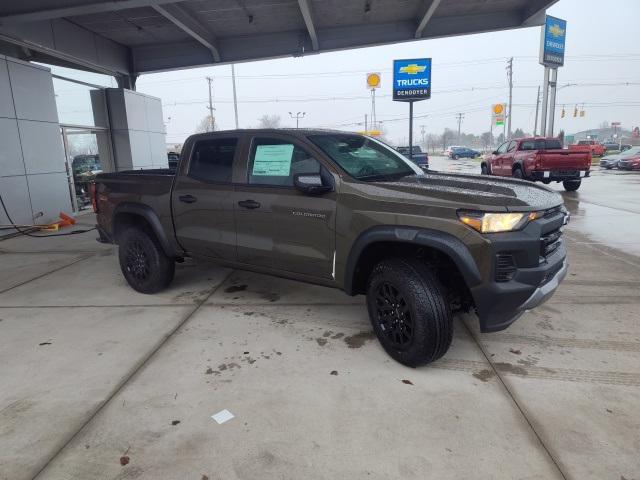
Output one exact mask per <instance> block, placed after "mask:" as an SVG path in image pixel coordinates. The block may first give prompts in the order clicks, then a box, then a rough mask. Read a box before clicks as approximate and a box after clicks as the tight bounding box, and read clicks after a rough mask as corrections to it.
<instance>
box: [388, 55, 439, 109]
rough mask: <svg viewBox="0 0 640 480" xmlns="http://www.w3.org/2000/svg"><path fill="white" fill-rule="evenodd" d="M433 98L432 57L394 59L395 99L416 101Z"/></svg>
mask: <svg viewBox="0 0 640 480" xmlns="http://www.w3.org/2000/svg"><path fill="white" fill-rule="evenodd" d="M427 98H431V59H430V58H416V59H410V60H394V61H393V99H394V100H395V101H398V102H415V101H418V100H426V99H427Z"/></svg>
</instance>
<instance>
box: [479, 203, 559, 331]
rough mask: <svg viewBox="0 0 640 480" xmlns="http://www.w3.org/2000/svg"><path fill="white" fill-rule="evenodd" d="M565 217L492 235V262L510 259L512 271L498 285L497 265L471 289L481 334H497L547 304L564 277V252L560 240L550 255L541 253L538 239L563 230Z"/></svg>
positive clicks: (541, 221)
mask: <svg viewBox="0 0 640 480" xmlns="http://www.w3.org/2000/svg"><path fill="white" fill-rule="evenodd" d="M566 218H568V217H566V216H565V215H564V214H562V215H556V216H554V217H553V218H549V219H541V220H538V221H536V222H532V223H531V224H529V225H528V226H527V227H526V228H525V229H523V230H521V231H519V232H510V233H503V234H493V235H492V236H491V250H492V255H493V257H494V258H496V259H497V258H498V257H501V256H505V255H506V256H510V257H512V259H513V262H514V270H513V272H512V275H511V277H510V279H509V280H507V281H504V279H503V281H499V280H498V278H499V274H498V266H497V265H498V264H497V262H496V263H494V265H493V267H492V270H491V278H490V279H489V280H488V281H486V282H483V283H482V284H481V285H478V286H477V287H474V288H472V289H471V294H472V296H473V299H474V302H475V305H476V311H477V313H478V317H479V319H480V331H482V332H497V331H499V330H504V329H505V328H507V327H508V326H509V325H511V324H512V323H513V322H515V321H516V320H517V319H518V318H519V317H520V316H521V315H522V314H523V313H524V312H525V311H526V310H530V309H532V308H535V307H537V306H538V305H541V304H543V303H544V302H546V301H547V300H548V299H549V298H551V296H552V295H553V293H554V292H555V291H556V289H557V288H558V285H559V284H560V282H562V280H563V279H564V278H565V276H566V275H567V270H568V262H567V252H566V248H565V245H564V242H563V240H562V239H561V237H560V239H559V240H557V242H556V243H557V245H556V248H555V250H553V251H552V253H549V254H548V255H546V257H545V256H544V255H543V254H542V253H541V237H544V236H545V235H547V234H549V232H556V231H559V229H561V228H562V226H563V225H564V223H565V221H566V220H565V219H566Z"/></svg>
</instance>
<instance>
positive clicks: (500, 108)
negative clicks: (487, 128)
mask: <svg viewBox="0 0 640 480" xmlns="http://www.w3.org/2000/svg"><path fill="white" fill-rule="evenodd" d="M506 110H507V104H506V103H494V104H493V105H491V124H492V125H493V126H494V127H502V126H504V118H505V112H506Z"/></svg>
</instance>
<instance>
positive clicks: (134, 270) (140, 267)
mask: <svg viewBox="0 0 640 480" xmlns="http://www.w3.org/2000/svg"><path fill="white" fill-rule="evenodd" d="M124 268H125V269H126V271H127V272H128V273H129V275H131V276H132V277H133V278H135V279H137V280H138V281H140V282H144V281H145V280H147V279H148V278H149V258H148V257H147V254H146V253H145V251H144V248H143V247H142V245H141V244H140V242H139V241H137V240H134V241H132V242H129V244H128V245H127V250H126V253H125V264H124Z"/></svg>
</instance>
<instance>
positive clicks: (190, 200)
mask: <svg viewBox="0 0 640 480" xmlns="http://www.w3.org/2000/svg"><path fill="white" fill-rule="evenodd" d="M178 200H180V201H181V202H184V203H195V202H197V201H198V199H197V198H196V197H194V196H193V195H180V196H179V197H178Z"/></svg>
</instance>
